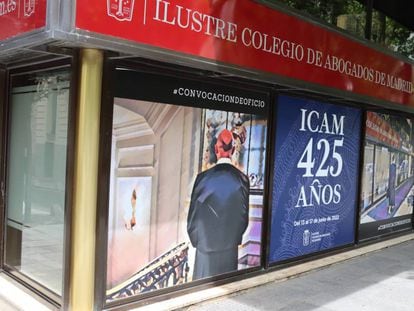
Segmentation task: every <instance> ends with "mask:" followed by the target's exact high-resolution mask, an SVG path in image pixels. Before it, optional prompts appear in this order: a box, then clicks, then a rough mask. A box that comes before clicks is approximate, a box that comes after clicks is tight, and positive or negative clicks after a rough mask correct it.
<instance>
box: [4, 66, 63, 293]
mask: <svg viewBox="0 0 414 311" xmlns="http://www.w3.org/2000/svg"><path fill="white" fill-rule="evenodd" d="M68 79H69V74H68V73H67V72H62V71H60V72H53V73H48V74H41V75H40V74H38V75H30V76H29V75H28V76H17V77H15V78H14V79H13V80H12V93H11V104H10V127H9V133H10V134H9V135H10V136H9V139H10V140H9V153H8V179H7V233H6V264H7V265H9V266H12V267H14V268H15V269H17V270H19V271H20V272H22V273H23V274H25V275H27V276H28V277H30V278H32V279H34V280H35V281H37V282H39V283H41V284H42V285H44V286H46V287H48V288H49V289H50V290H52V291H54V292H56V293H57V294H61V292H62V271H63V270H62V264H63V245H64V238H63V232H64V207H65V180H66V148H67V129H68V103H69V80H68Z"/></svg>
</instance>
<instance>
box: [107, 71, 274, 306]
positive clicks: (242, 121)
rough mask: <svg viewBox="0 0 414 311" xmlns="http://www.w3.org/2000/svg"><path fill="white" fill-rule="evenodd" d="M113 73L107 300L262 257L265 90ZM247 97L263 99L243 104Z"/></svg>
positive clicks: (233, 267) (246, 265)
mask: <svg viewBox="0 0 414 311" xmlns="http://www.w3.org/2000/svg"><path fill="white" fill-rule="evenodd" d="M122 80H128V81H129V80H133V81H134V83H135V85H136V86H137V88H134V89H133V90H131V89H127V88H126V87H125V86H124V84H123V83H122V82H119V81H122ZM116 81H117V83H119V88H118V93H116V94H117V97H115V98H114V102H113V104H114V105H113V107H114V108H113V109H114V110H113V123H112V154H111V167H110V168H108V169H110V181H109V182H110V191H109V217H108V247H107V274H106V301H107V303H111V302H113V301H115V300H118V299H123V298H127V297H133V296H136V295H140V294H143V293H146V292H150V291H154V290H159V289H165V288H171V287H174V286H178V285H180V284H185V283H190V282H192V281H196V280H202V279H207V278H211V277H216V276H220V275H224V274H228V273H234V272H237V271H240V270H243V269H249V268H255V267H259V266H260V264H261V245H262V227H263V226H262V219H263V204H264V200H263V188H264V187H263V176H264V175H265V153H266V143H267V140H266V135H267V118H268V117H267V111H266V109H267V107H268V104H267V102H265V100H266V97H265V96H264V94H262V93H256V92H255V91H247V90H243V89H239V88H234V89H233V88H232V87H230V86H222V85H219V84H211V85H210V84H209V83H207V82H206V83H204V82H199V81H193V80H186V79H182V80H181V79H176V78H175V77H174V78H172V77H170V76H161V75H160V76H158V75H154V74H150V73H141V72H132V71H131V72H119V74H118V79H117V80H116ZM155 85H156V87H155ZM138 87H139V88H138ZM171 90H176V91H175V92H174V91H172V92H171ZM184 90H188V91H190V90H191V91H193V92H194V94H196V92H197V91H198V90H200V91H201V92H202V93H203V92H204V93H205V94H211V96H210V97H211V99H208V98H206V99H202V98H196V97H191V96H184ZM191 91H190V92H191ZM123 92H125V95H126V96H125V95H124V94H123ZM180 92H181V93H180ZM118 94H119V95H118ZM174 94H176V96H175V95H174ZM118 96H119V97H118ZM121 96H122V97H121ZM217 96H218V97H217ZM242 97H243V98H253V99H256V98H260V100H261V102H262V107H257V108H252V107H250V108H246V107H247V106H246V107H245V106H241V105H239V104H238V100H240V98H242ZM214 98H216V99H214ZM217 98H222V100H223V101H227V102H222V101H219V100H217ZM234 100H236V102H234Z"/></svg>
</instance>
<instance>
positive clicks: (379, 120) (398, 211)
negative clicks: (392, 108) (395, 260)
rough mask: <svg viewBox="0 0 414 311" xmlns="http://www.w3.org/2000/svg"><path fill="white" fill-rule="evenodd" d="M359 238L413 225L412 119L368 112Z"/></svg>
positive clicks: (380, 234) (377, 235)
mask: <svg viewBox="0 0 414 311" xmlns="http://www.w3.org/2000/svg"><path fill="white" fill-rule="evenodd" d="M365 128H366V131H365V143H364V161H363V172H362V181H361V182H362V185H361V196H360V225H359V240H366V239H370V238H374V237H379V236H382V235H386V234H389V233H392V232H395V231H401V230H406V229H411V228H412V215H413V195H414V188H413V186H414V167H413V151H414V149H413V145H414V142H413V138H414V135H413V121H412V120H411V119H408V118H405V117H401V116H396V115H390V114H382V113H377V112H373V111H368V112H367V116H366V126H365Z"/></svg>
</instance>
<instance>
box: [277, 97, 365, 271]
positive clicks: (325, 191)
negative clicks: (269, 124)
mask: <svg viewBox="0 0 414 311" xmlns="http://www.w3.org/2000/svg"><path fill="white" fill-rule="evenodd" d="M276 124H277V131H276V141H275V146H276V152H275V159H274V168H275V172H274V178H273V189H272V214H271V215H272V216H271V217H272V218H271V221H272V224H271V240H270V252H269V262H270V263H272V262H278V261H283V260H287V259H291V258H295V257H299V256H303V255H307V254H311V253H315V252H319V251H323V250H327V249H331V248H335V247H338V246H343V245H347V244H350V243H353V242H354V238H355V217H356V209H357V180H358V178H357V176H358V162H359V147H360V126H361V110H359V109H356V108H351V107H344V106H339V105H331V104H326V103H322V102H318V101H313V100H308V99H302V98H296V97H289V96H280V97H279V105H278V112H277V123H276Z"/></svg>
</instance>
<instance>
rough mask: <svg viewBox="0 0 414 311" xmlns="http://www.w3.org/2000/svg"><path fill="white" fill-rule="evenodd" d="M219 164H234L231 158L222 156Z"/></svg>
mask: <svg viewBox="0 0 414 311" xmlns="http://www.w3.org/2000/svg"><path fill="white" fill-rule="evenodd" d="M217 164H233V163H231V159H229V158H220V159H218V161H217Z"/></svg>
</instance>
